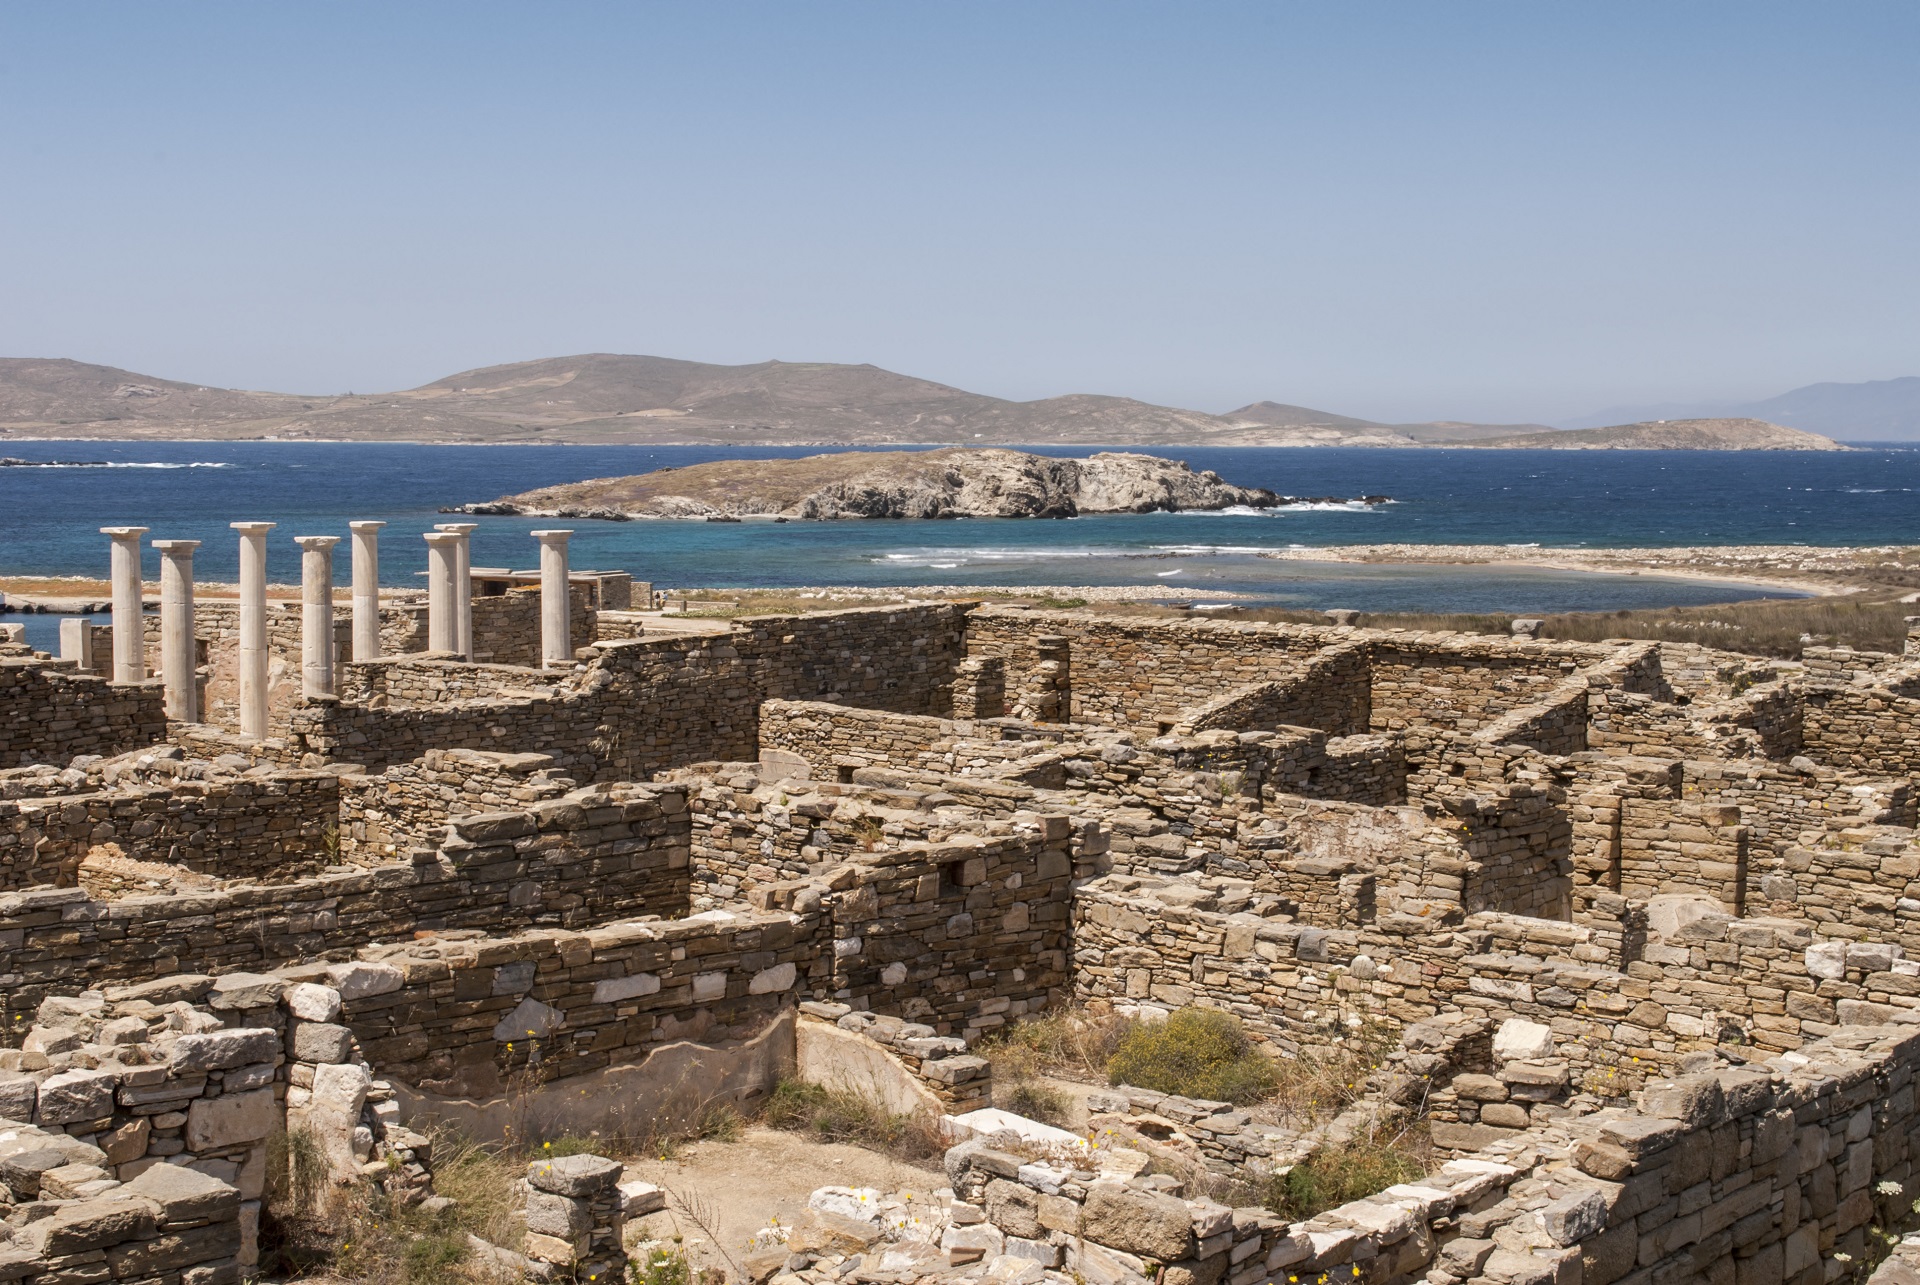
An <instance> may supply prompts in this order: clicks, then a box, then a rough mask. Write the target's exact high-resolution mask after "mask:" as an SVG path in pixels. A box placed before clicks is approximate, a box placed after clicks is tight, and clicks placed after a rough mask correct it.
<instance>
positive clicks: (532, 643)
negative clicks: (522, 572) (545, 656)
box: [473, 582, 600, 669]
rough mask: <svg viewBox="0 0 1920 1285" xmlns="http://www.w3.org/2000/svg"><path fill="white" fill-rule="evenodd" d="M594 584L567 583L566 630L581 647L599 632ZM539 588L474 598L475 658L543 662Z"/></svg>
mask: <svg viewBox="0 0 1920 1285" xmlns="http://www.w3.org/2000/svg"><path fill="white" fill-rule="evenodd" d="M597 616H598V613H597V612H596V611H595V609H594V606H593V587H592V586H591V585H587V584H584V583H579V582H574V583H571V584H569V585H568V586H567V633H568V637H569V640H570V642H571V646H572V650H574V651H578V650H580V648H582V647H585V646H587V645H589V644H590V643H592V642H593V641H594V640H595V639H596V638H597V637H598V636H599V632H600V629H599V623H598V619H597ZM541 655H542V653H541V642H540V590H539V589H538V588H537V587H534V588H527V589H511V590H509V591H508V592H506V593H503V594H491V595H482V596H480V597H476V598H475V599H474V600H473V659H474V661H475V662H476V663H478V664H489V665H517V666H521V667H524V668H528V669H538V668H540V666H541V663H542V662H541Z"/></svg>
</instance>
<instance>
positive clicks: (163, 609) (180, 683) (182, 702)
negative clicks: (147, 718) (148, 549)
mask: <svg viewBox="0 0 1920 1285" xmlns="http://www.w3.org/2000/svg"><path fill="white" fill-rule="evenodd" d="M153 547H154V548H155V549H157V550H159V552H160V676H161V678H163V679H165V680H166V684H167V687H166V710H167V717H168V718H170V719H172V720H173V721H174V722H176V723H197V722H199V721H200V667H199V666H198V665H197V664H195V663H194V662H195V660H196V659H197V657H196V656H195V652H196V651H197V650H198V648H197V647H196V646H195V644H194V637H193V551H194V550H195V549H197V548H199V547H200V542H199V541H198V540H155V541H154V542H153ZM116 632H118V631H116Z"/></svg>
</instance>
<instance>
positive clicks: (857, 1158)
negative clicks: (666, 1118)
mask: <svg viewBox="0 0 1920 1285" xmlns="http://www.w3.org/2000/svg"><path fill="white" fill-rule="evenodd" d="M625 1176H626V1177H627V1178H641V1179H644V1180H645V1181H647V1182H651V1183H654V1184H656V1185H658V1186H659V1187H661V1188H663V1189H664V1190H666V1191H667V1192H668V1193H669V1194H668V1199H667V1208H666V1210H665V1211H663V1212H661V1213H657V1214H652V1215H650V1216H648V1217H647V1218H646V1219H644V1220H643V1224H644V1228H645V1234H646V1235H648V1236H654V1237H667V1236H671V1235H673V1234H675V1233H677V1234H679V1235H680V1236H682V1237H684V1238H685V1242H684V1243H685V1244H686V1246H687V1251H688V1253H687V1256H688V1257H689V1258H690V1259H691V1260H692V1261H693V1263H694V1264H695V1265H696V1266H701V1267H721V1268H726V1269H727V1270H728V1277H729V1279H734V1280H737V1279H739V1275H740V1273H739V1270H738V1263H739V1260H740V1257H741V1255H742V1254H743V1253H744V1252H745V1246H746V1243H747V1241H749V1240H751V1239H752V1237H753V1234H754V1232H756V1231H758V1230H759V1229H760V1228H762V1227H765V1226H766V1225H767V1220H768V1219H769V1218H773V1217H777V1218H779V1220H780V1221H781V1223H782V1224H784V1225H787V1226H791V1225H792V1224H793V1222H794V1220H795V1219H797V1218H798V1217H799V1216H800V1214H801V1213H802V1212H803V1211H804V1210H805V1209H806V1207H807V1197H808V1196H809V1195H811V1194H812V1193H813V1192H814V1190H815V1189H816V1188H819V1187H874V1188H877V1189H879V1190H880V1191H882V1192H896V1191H909V1192H913V1193H915V1194H916V1195H930V1194H931V1193H932V1192H934V1191H935V1190H937V1189H938V1188H941V1187H944V1186H946V1185H947V1179H946V1175H945V1174H944V1173H942V1172H941V1171H940V1162H939V1159H938V1158H937V1157H934V1158H931V1159H929V1160H925V1161H920V1162H918V1163H907V1162H904V1161H900V1160H895V1159H893V1158H892V1157H891V1156H884V1155H880V1154H879V1153H877V1152H873V1151H867V1150H865V1149H863V1148H861V1147H853V1146H847V1145H845V1144H842V1143H832V1142H827V1143H823V1142H815V1141H813V1140H812V1139H811V1138H810V1137H807V1136H805V1135H802V1134H795V1133H784V1132H781V1131H780V1130H777V1129H763V1128H748V1129H747V1130H746V1131H745V1132H744V1133H743V1134H741V1136H740V1139H739V1141H737V1142H714V1141H708V1142H696V1143H690V1144H688V1145H687V1146H684V1147H681V1148H680V1149H679V1150H678V1151H677V1152H675V1154H674V1157H673V1158H672V1159H671V1160H634V1161H629V1162H628V1163H627V1169H626V1175H625ZM689 1208H690V1209H692V1210H693V1211H694V1213H696V1214H698V1215H699V1217H698V1218H697V1219H696V1218H694V1217H690V1216H689V1214H688V1213H687V1210H688V1209H689ZM699 1222H706V1223H707V1224H708V1225H709V1229H710V1232H711V1234H709V1230H708V1229H702V1228H701V1227H700V1226H699V1225H698V1223H699ZM631 1237H632V1233H631V1232H629V1238H630V1239H631ZM716 1237H717V1238H718V1241H719V1244H718V1245H717V1246H716V1245H715V1244H714V1243H713V1242H714V1240H715V1238H716ZM723 1251H724V1252H723ZM728 1256H731V1258H732V1260H733V1261H732V1263H729V1262H728V1261H727V1260H728Z"/></svg>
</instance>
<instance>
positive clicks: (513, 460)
mask: <svg viewBox="0 0 1920 1285" xmlns="http://www.w3.org/2000/svg"><path fill="white" fill-rule="evenodd" d="M819 449H820V448H810V449H765V450H759V451H740V450H735V449H729V448H717V447H664V446H531V447H524V446H497V447H495V446H410V445H367V444H336V443H287V442H236V443H208V442H177V443H127V444H109V443H99V442H18V443H12V442H10V443H4V444H0V453H5V454H8V455H13V456H16V457H19V458H26V459H58V460H101V461H107V462H109V463H111V464H112V465H113V466H114V467H109V468H58V469H55V468H0V574H16V575H30V574H66V575H86V576H100V577H104V575H105V574H106V569H107V540H106V537H104V536H102V535H100V534H99V528H100V527H102V526H107V525H121V524H130V525H139V526H148V527H151V528H153V531H152V535H151V536H150V537H149V538H166V537H172V538H189V539H199V540H201V541H203V542H204V543H203V544H202V547H201V549H200V550H199V553H198V555H197V562H196V565H195V572H196V574H197V576H198V577H199V578H201V579H208V580H212V579H228V580H230V579H232V578H233V577H234V575H235V562H236V557H237V554H236V542H235V536H234V534H233V532H232V531H230V530H228V528H227V524H228V523H229V522H232V521H238V520H265V521H273V522H278V523H279V524H280V526H279V529H278V530H276V531H275V532H274V533H273V534H272V535H271V536H270V537H269V550H270V561H269V567H268V573H269V575H270V577H271V578H273V579H275V580H284V581H295V580H298V578H299V550H298V549H297V548H296V547H295V546H294V543H293V537H294V536H297V535H326V534H338V535H341V536H343V537H344V536H345V535H346V534H347V529H346V523H347V521H348V520H349V519H355V518H381V519H385V520H386V521H387V522H388V523H389V525H388V527H387V529H386V530H385V532H384V533H383V538H382V541H381V571H382V578H383V579H384V580H385V581H387V582H388V583H390V584H395V585H404V584H419V583H421V581H420V579H419V578H418V576H417V574H416V573H418V572H420V571H423V570H424V569H425V565H426V546H425V544H424V543H423V542H422V541H421V540H420V538H419V537H420V534H421V533H422V532H424V531H427V530H430V529H431V528H432V525H433V523H434V522H436V521H445V520H447V519H446V518H444V517H442V516H441V515H440V514H439V513H438V512H437V510H438V509H439V508H440V507H441V506H442V505H450V504H459V503H464V502H467V501H473V500H490V499H494V498H497V497H499V496H501V495H504V494H508V493H512V492H516V491H524V490H527V489H529V488H532V487H536V486H545V485H549V484H552V483H557V482H570V481H577V480H580V479H582V478H590V477H605V476H612V475H618V474H625V473H641V472H646V471H648V470H651V469H656V468H663V467H666V466H669V465H676V466H678V465H686V464H693V463H698V462H700V461H703V460H709V459H717V458H726V457H738V456H741V455H751V456H753V457H756V458H778V457H788V456H797V455H809V454H817V453H819ZM1039 449H1042V450H1045V451H1046V452H1047V453H1049V454H1056V455H1084V454H1087V453H1090V451H1092V450H1093V449H1096V448H1090V447H1087V448H1039ZM1153 453H1155V454H1161V455H1167V456H1171V457H1174V458H1178V459H1184V460H1186V461H1187V462H1188V463H1189V464H1191V465H1192V466H1193V467H1195V468H1197V469H1199V468H1207V469H1213V470H1215V471H1216V472H1218V473H1219V474H1220V475H1221V476H1222V477H1223V478H1225V479H1226V480H1228V481H1230V482H1236V483H1240V484H1243V485H1250V486H1265V487H1269V488H1271V489H1273V490H1275V491H1278V492H1281V493H1282V494H1288V495H1309V496H1321V495H1329V496H1357V495H1363V494H1364V495H1388V496H1391V497H1393V499H1394V503H1392V504H1388V505H1382V506H1378V507H1373V508H1360V507H1349V506H1329V507H1325V508H1305V509H1303V508H1288V509H1281V510H1275V511H1266V512H1244V513H1241V512H1233V513H1226V514H1151V515H1144V516H1134V515H1128V516H1118V517H1085V518H1074V519H1070V520H1067V521H1017V520H1006V519H970V520H960V521H937V522H920V521H865V522H862V521H851V522H819V523H813V522H791V523H786V524H781V525H774V524H771V523H764V522H746V523H739V524H733V523H706V522H665V521H650V522H626V523H613V522H588V521H579V520H574V521H570V522H569V523H568V524H567V525H569V526H571V527H573V528H574V530H575V532H576V534H575V536H574V540H573V562H574V565H575V566H577V567H599V568H625V569H626V570H629V571H631V572H632V573H633V574H634V576H635V577H637V578H639V579H643V580H651V581H653V582H655V583H656V584H658V585H663V586H688V587H692V586H741V585H824V584H868V585H914V584H966V585H983V586H985V585H1027V584H1055V585H1068V584H1145V585H1157V586H1163V587H1164V588H1165V590H1166V592H1167V595H1168V596H1169V597H1177V598H1185V599H1192V600H1197V601H1204V600H1205V598H1206V595H1207V593H1208V592H1209V591H1219V590H1238V591H1242V592H1253V593H1258V594H1259V595H1260V596H1261V597H1262V598H1263V599H1265V600H1266V601H1268V602H1270V603H1272V604H1274V605H1290V606H1302V607H1334V606H1340V607H1357V608H1360V609H1362V610H1376V611H1387V610H1416V611H1418V610H1455V611H1517V612H1550V611H1569V610H1614V609H1618V608H1624V607H1644V606H1662V605H1679V604H1688V603H1701V602H1719V601H1726V600H1728V599H1729V598H1732V597H1753V596H1756V594H1755V591H1754V590H1752V589H1740V590H1737V591H1733V590H1729V589H1728V588H1727V587H1725V586H1717V585H1711V584H1702V583H1699V582H1688V581H1680V580H1673V579H1664V578H1660V577H1653V576H1614V575H1594V574H1582V573H1574V572H1555V571H1528V570H1520V569H1505V570H1489V569H1486V568H1470V567H1461V568H1451V567H1433V566H1414V567H1391V566H1366V567H1354V566H1341V565H1338V564H1331V563H1312V562H1294V561H1288V562H1279V561H1274V560H1271V559H1262V558H1259V557H1257V556H1255V555H1256V554H1257V553H1258V551H1259V550H1261V549H1269V548H1285V547H1288V546H1303V547H1308V548H1311V547H1314V546H1320V545H1332V544H1349V543H1359V542H1386V541H1395V542H1400V541H1404V542H1416V543H1435V544H1439V543H1472V544H1512V545H1528V544H1537V545H1540V546H1542V547H1553V546H1580V545H1586V546H1613V547H1631V546H1648V545H1682V544H1760V543H1768V544H1772V543H1804V544H1810V545H1846V544H1879V543H1915V542H1920V449H1916V448H1915V447H1913V446H1910V445H1903V446H1897V447H1875V448H1873V449H1867V450H1861V451H1856V452H1851V453H1845V454H1842V453H1837V452H1836V453H1807V454H1798V453H1791V454H1790V453H1775V452H1759V451H1755V452H1744V453H1742V452H1733V453H1729V452H1691V451H1663V452H1637V451H1473V450H1462V451H1446V450H1362V449H1324V448H1322V449H1280V448H1264V449H1260V448H1254V449H1205V450H1202V449H1194V450H1178V449H1160V450H1156V451H1154V452H1153ZM474 520H475V521H478V522H479V523H480V529H479V530H478V531H476V532H475V533H474V544H473V559H474V562H475V564H476V565H482V566H515V567H531V566H532V565H534V563H535V561H536V557H535V553H536V550H535V545H534V542H533V541H532V540H531V539H529V538H528V536H527V532H528V531H529V530H531V529H533V528H535V527H537V526H551V525H554V523H553V522H552V521H551V520H533V519H518V518H479V519H474ZM346 551H347V546H346V543H345V541H344V540H343V542H342V544H341V546H340V552H339V556H338V560H337V568H336V569H337V574H338V575H339V576H340V578H341V582H342V583H343V584H344V583H345V582H346V577H347V574H348V571H347V557H346ZM146 556H147V567H146V572H147V575H148V576H149V577H156V576H157V575H158V555H157V554H155V553H153V552H151V551H150V550H149V551H148V553H147V555H146ZM51 626H52V622H51V621H50V620H44V621H41V622H38V628H36V633H39V632H43V631H44V630H45V629H46V628H48V627H51Z"/></svg>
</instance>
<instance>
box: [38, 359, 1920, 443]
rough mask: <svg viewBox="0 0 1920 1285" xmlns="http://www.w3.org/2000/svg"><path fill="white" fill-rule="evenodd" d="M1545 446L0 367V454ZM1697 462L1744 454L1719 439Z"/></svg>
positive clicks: (732, 389)
mask: <svg viewBox="0 0 1920 1285" xmlns="http://www.w3.org/2000/svg"><path fill="white" fill-rule="evenodd" d="M1896 382H1898V381H1896ZM1912 382H1914V383H1916V384H1920V380H1916V381H1912ZM1554 434H1555V430H1553V429H1550V428H1548V427H1547V426H1545V425H1540V424H1466V423H1455V422H1434V423H1424V424H1383V423H1377V422H1375V421H1373V420H1366V419H1357V418H1355V417H1353V416H1348V415H1336V414H1333V413H1332V412H1329V411H1320V410H1314V409H1312V408H1310V407H1305V406H1294V405H1289V404H1287V403H1283V402H1271V401H1263V402H1255V403H1253V404H1251V405H1248V406H1243V407H1241V408H1240V409H1238V410H1234V411H1229V412H1227V413H1226V414H1224V415H1213V414H1208V413H1206V412H1204V411H1195V410H1183V409H1181V408H1179V407H1173V406H1156V405H1153V404H1151V403H1148V402H1141V401H1135V400H1133V399H1132V398H1127V397H1111V396H1103V395H1099V394H1093V393H1075V394H1069V395H1066V396H1062V397H1048V398H1042V399H1040V400H1038V401H1030V402H1017V401H1009V400H1007V399H1004V398H999V397H989V396H985V395H983V394H980V393H970V392H967V391H965V390H964V389H959V388H954V387H951V386H949V385H946V384H940V383H935V382H933V381H932V380H926V379H918V378H915V377H913V376H910V375H900V374H895V373H894V372H892V371H888V370H882V369H881V368H879V367H878V366H871V365H843V364H836V363H828V362H784V361H765V362H757V363H753V364H750V365H741V366H721V365H713V364H709V363H706V362H697V361H682V360H677V359H674V358H668V357H646V356H629V355H623V354H617V353H586V354H582V355H578V356H572V357H551V358H544V359H541V360H538V361H525V362H512V363H509V364H506V365H500V366H486V367H481V368H478V369H474V370H466V371H461V372H460V373H459V374H455V375H449V376H447V377H446V378H444V379H437V380H434V381H433V382H432V383H429V384H423V385H421V386H420V387H418V388H412V389H406V390H403V391H400V392H391V393H370V394H354V393H347V394H342V395H333V394H323V395H317V396H302V395H297V394H292V393H278V392H258V391H247V390H241V389H229V388H215V387H209V386H205V385H197V384H191V383H185V382H182V381H179V380H169V379H160V378H157V377H154V376H150V375H141V374H137V373H135V372H132V371H127V370H121V369H118V368H116V367H112V366H99V365H91V364H88V363H85V362H78V361H72V360H67V359H63V358H56V359H40V358H5V359H0V441H5V440H9V439H11V440H16V441H17V440H21V439H24V438H85V439H104V440H146V441H167V440H190V439H214V440H259V439H267V440H280V441H421V442H474V443H507V442H574V443H600V444H608V443H622V444H686V445H720V446H741V447H751V446H827V445H848V446H881V445H901V446H912V445H925V446H943V445H953V444H959V445H965V446H1002V445H1088V446H1092V445H1100V446H1373V447H1419V446H1434V445H1443V444H1446V445H1451V444H1461V443H1474V442H1484V441H1489V440H1500V439H1512V438H1515V437H1516V436H1544V437H1545V438H1547V439H1552V438H1554ZM1531 444H1533V445H1546V446H1560V445H1562V443H1561V442H1559V441H1558V440H1543V441H1540V442H1537V443H1531ZM1565 445H1567V446H1573V445H1575V443H1574V442H1571V441H1569V442H1566V443H1565ZM1713 449H1744V447H1743V446H1742V445H1740V437H1739V434H1738V433H1736V434H1733V435H1732V436H1731V437H1729V438H1727V439H1726V445H1724V446H1721V447H1715V448H1713Z"/></svg>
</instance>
